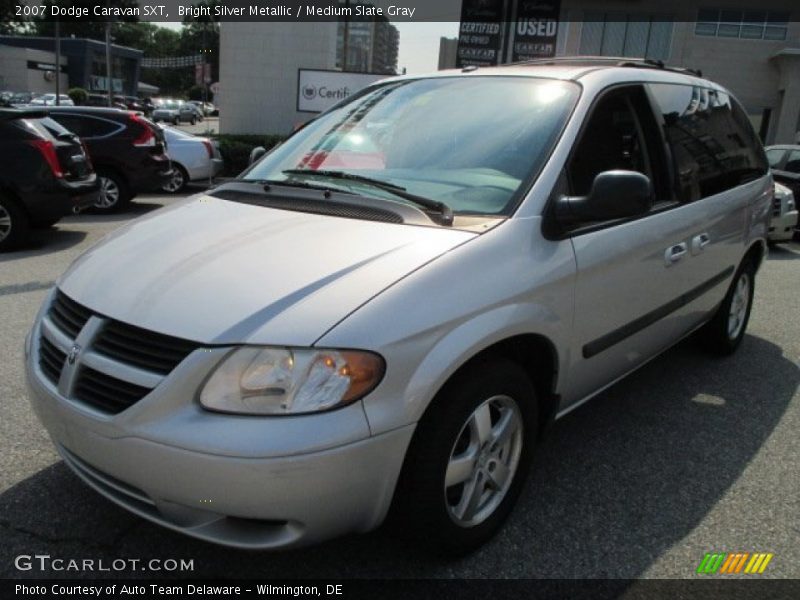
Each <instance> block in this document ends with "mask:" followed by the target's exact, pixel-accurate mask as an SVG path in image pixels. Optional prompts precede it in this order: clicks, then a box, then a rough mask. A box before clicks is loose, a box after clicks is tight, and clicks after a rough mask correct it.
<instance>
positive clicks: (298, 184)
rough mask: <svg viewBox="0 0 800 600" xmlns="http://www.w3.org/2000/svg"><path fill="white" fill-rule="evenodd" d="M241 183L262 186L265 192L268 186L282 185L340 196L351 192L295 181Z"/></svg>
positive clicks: (263, 180) (250, 181)
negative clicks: (337, 193) (338, 194)
mask: <svg viewBox="0 0 800 600" xmlns="http://www.w3.org/2000/svg"><path fill="white" fill-rule="evenodd" d="M243 181H246V182H248V183H256V184H258V185H262V186H264V189H265V191H269V187H270V186H273V185H282V186H285V187H296V188H305V189H307V190H319V191H321V192H329V191H336V192H339V193H342V194H352V192H348V191H346V190H340V189H338V188H333V190H331V188H329V187H327V186H324V185H314V184H313V183H306V182H305V181H298V180H296V179H283V180H278V179H250V180H248V179H244V180H243Z"/></svg>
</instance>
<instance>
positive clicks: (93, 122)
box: [53, 114, 122, 138]
mask: <svg viewBox="0 0 800 600" xmlns="http://www.w3.org/2000/svg"><path fill="white" fill-rule="evenodd" d="M53 118H54V119H56V120H58V122H59V123H61V124H62V125H63V126H64V127H66V128H67V129H69V130H70V131H72V132H73V133H75V134H76V135H77V136H78V137H82V138H93V137H103V136H106V135H111V134H112V133H114V132H116V131H119V130H120V129H122V127H121V126H120V124H119V123H115V122H114V121H108V120H106V119H101V118H95V117H89V116H84V115H70V114H58V115H53Z"/></svg>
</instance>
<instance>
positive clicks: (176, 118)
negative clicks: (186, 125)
mask: <svg viewBox="0 0 800 600" xmlns="http://www.w3.org/2000/svg"><path fill="white" fill-rule="evenodd" d="M172 124H173V125H176V126H177V125H180V124H181V120H180V118H179V117H175V119H174V120H173V121H172Z"/></svg>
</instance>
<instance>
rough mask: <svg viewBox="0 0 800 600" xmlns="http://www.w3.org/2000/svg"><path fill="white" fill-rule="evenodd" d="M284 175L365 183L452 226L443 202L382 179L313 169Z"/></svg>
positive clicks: (292, 171)
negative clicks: (426, 210)
mask: <svg viewBox="0 0 800 600" xmlns="http://www.w3.org/2000/svg"><path fill="white" fill-rule="evenodd" d="M283 174H284V175H315V176H318V177H330V178H331V179H343V180H346V181H356V182H359V183H366V184H368V185H371V186H373V187H376V188H378V189H381V190H384V191H385V192H389V193H390V194H394V195H395V196H397V197H398V198H402V199H403V200H408V201H409V202H411V203H413V204H416V205H417V206H421V207H423V208H427V209H428V210H432V211H434V212H436V213H439V222H440V223H441V224H442V225H448V226H450V225H452V224H453V210H452V209H451V208H450V207H449V206H447V204H445V203H444V202H439V201H438V200H431V199H430V198H425V197H424V196H417V195H416V194H412V193H410V192H407V191H406V188H404V187H401V186H399V185H396V184H394V183H390V182H388V181H383V180H382V179H373V178H372V177H365V176H364V175H356V174H355V173H347V172H345V171H332V170H326V169H321V170H319V171H315V170H313V169H286V170H285V171H283Z"/></svg>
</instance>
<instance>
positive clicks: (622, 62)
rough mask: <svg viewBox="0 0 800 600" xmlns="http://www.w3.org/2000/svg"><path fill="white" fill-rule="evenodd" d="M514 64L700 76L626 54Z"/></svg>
mask: <svg viewBox="0 0 800 600" xmlns="http://www.w3.org/2000/svg"><path fill="white" fill-rule="evenodd" d="M512 64H514V65H564V64H573V65H605V66H608V67H631V68H635V69H661V70H664V71H674V72H676V73H685V74H689V75H695V76H696V77H702V76H703V72H702V71H701V70H700V69H690V68H688V67H672V66H668V65H665V64H664V63H663V61H660V60H655V59H652V58H631V57H627V56H554V57H552V58H534V59H532V60H524V61H520V62H516V63H512Z"/></svg>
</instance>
